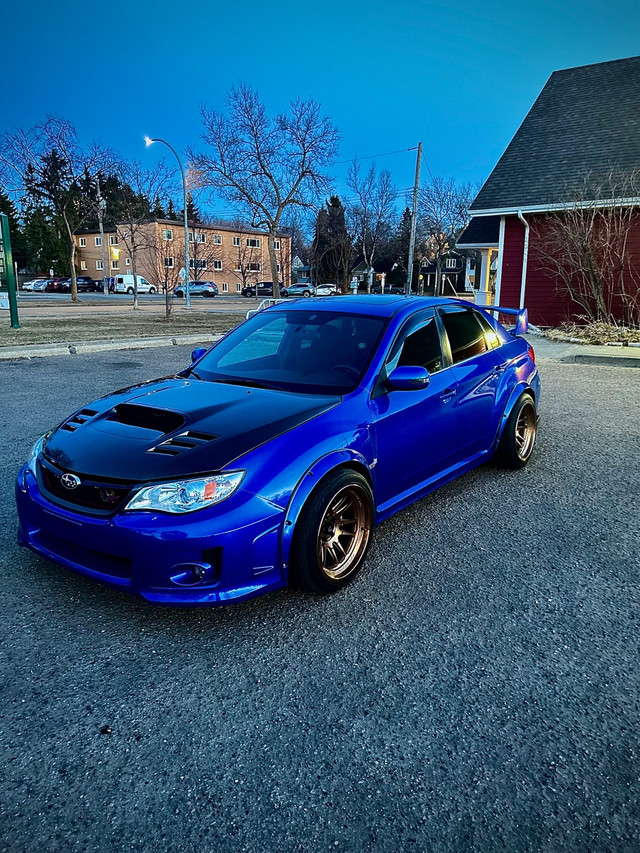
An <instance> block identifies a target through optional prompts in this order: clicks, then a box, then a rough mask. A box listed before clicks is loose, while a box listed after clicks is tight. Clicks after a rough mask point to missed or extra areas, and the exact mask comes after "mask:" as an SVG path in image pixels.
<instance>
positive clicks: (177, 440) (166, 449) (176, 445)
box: [148, 431, 218, 456]
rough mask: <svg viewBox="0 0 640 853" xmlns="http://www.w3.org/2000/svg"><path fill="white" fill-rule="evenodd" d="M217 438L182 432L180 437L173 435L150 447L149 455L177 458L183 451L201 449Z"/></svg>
mask: <svg viewBox="0 0 640 853" xmlns="http://www.w3.org/2000/svg"><path fill="white" fill-rule="evenodd" d="M216 438H218V436H217V435H208V434H207V433H205V432H191V431H187V432H183V433H180V435H174V436H173V438H170V439H168V440H167V441H163V442H162V444H158V445H156V447H152V448H151V449H150V450H149V451H148V452H149V453H165V454H166V455H167V456H177V455H178V454H179V453H184V452H185V450H194V449H195V448H196V447H202V446H203V445H205V444H208V443H209V442H210V441H214V440H215V439H216Z"/></svg>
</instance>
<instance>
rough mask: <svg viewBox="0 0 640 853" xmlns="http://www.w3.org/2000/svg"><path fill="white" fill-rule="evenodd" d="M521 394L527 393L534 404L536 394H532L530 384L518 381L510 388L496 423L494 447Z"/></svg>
mask: <svg viewBox="0 0 640 853" xmlns="http://www.w3.org/2000/svg"><path fill="white" fill-rule="evenodd" d="M523 394H529V395H530V396H531V397H532V398H533V403H534V405H535V402H536V395H535V394H534V392H533V389H532V388H531V386H530V385H527V383H526V382H518V384H517V385H515V386H514V387H513V388H512V389H511V393H510V394H509V399H508V400H507V404H506V406H505V407H504V411H503V413H502V417H501V418H500V424H499V425H498V434H497V436H496V440H495V444H494V448H495V447H497V446H498V445H499V444H500V439H501V438H502V433H503V432H504V428H505V426H506V425H507V421H508V420H509V415H510V414H511V412H512V411H513V407H514V406H515V404H516V403H517V402H518V400H519V399H520V397H522V395H523Z"/></svg>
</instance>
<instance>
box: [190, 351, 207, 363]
mask: <svg viewBox="0 0 640 853" xmlns="http://www.w3.org/2000/svg"><path fill="white" fill-rule="evenodd" d="M206 351H207V350H206V348H205V347H196V348H195V349H194V351H193V352H192V353H191V364H193V363H194V362H196V361H198V359H200V358H202V356H203V355H204V354H205V352H206Z"/></svg>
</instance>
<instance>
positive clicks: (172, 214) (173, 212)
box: [167, 198, 178, 220]
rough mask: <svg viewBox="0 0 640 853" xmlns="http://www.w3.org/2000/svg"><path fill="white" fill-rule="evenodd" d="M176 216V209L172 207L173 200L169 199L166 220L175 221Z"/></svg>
mask: <svg viewBox="0 0 640 853" xmlns="http://www.w3.org/2000/svg"><path fill="white" fill-rule="evenodd" d="M177 218H178V214H177V213H176V209H175V207H174V206H173V199H172V198H170V199H169V204H168V206H167V219H173V220H177Z"/></svg>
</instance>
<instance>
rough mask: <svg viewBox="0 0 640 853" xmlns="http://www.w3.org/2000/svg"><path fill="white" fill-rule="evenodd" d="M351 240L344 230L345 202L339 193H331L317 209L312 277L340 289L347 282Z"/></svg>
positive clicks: (351, 247)
mask: <svg viewBox="0 0 640 853" xmlns="http://www.w3.org/2000/svg"><path fill="white" fill-rule="evenodd" d="M352 256H353V244H352V241H351V237H350V236H349V233H348V231H347V226H346V221H345V209H344V205H343V204H342V202H341V201H340V198H339V197H338V196H335V195H333V196H331V198H330V199H329V201H328V202H327V204H326V206H325V207H322V208H321V209H320V210H319V211H318V216H317V218H316V228H315V236H314V241H313V249H312V263H313V265H314V269H315V281H316V282H317V283H318V284H321V283H322V282H332V283H333V284H337V285H339V286H340V287H341V288H342V289H343V290H345V291H346V288H347V286H348V283H349V279H348V277H349V272H350V268H351V258H352Z"/></svg>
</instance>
